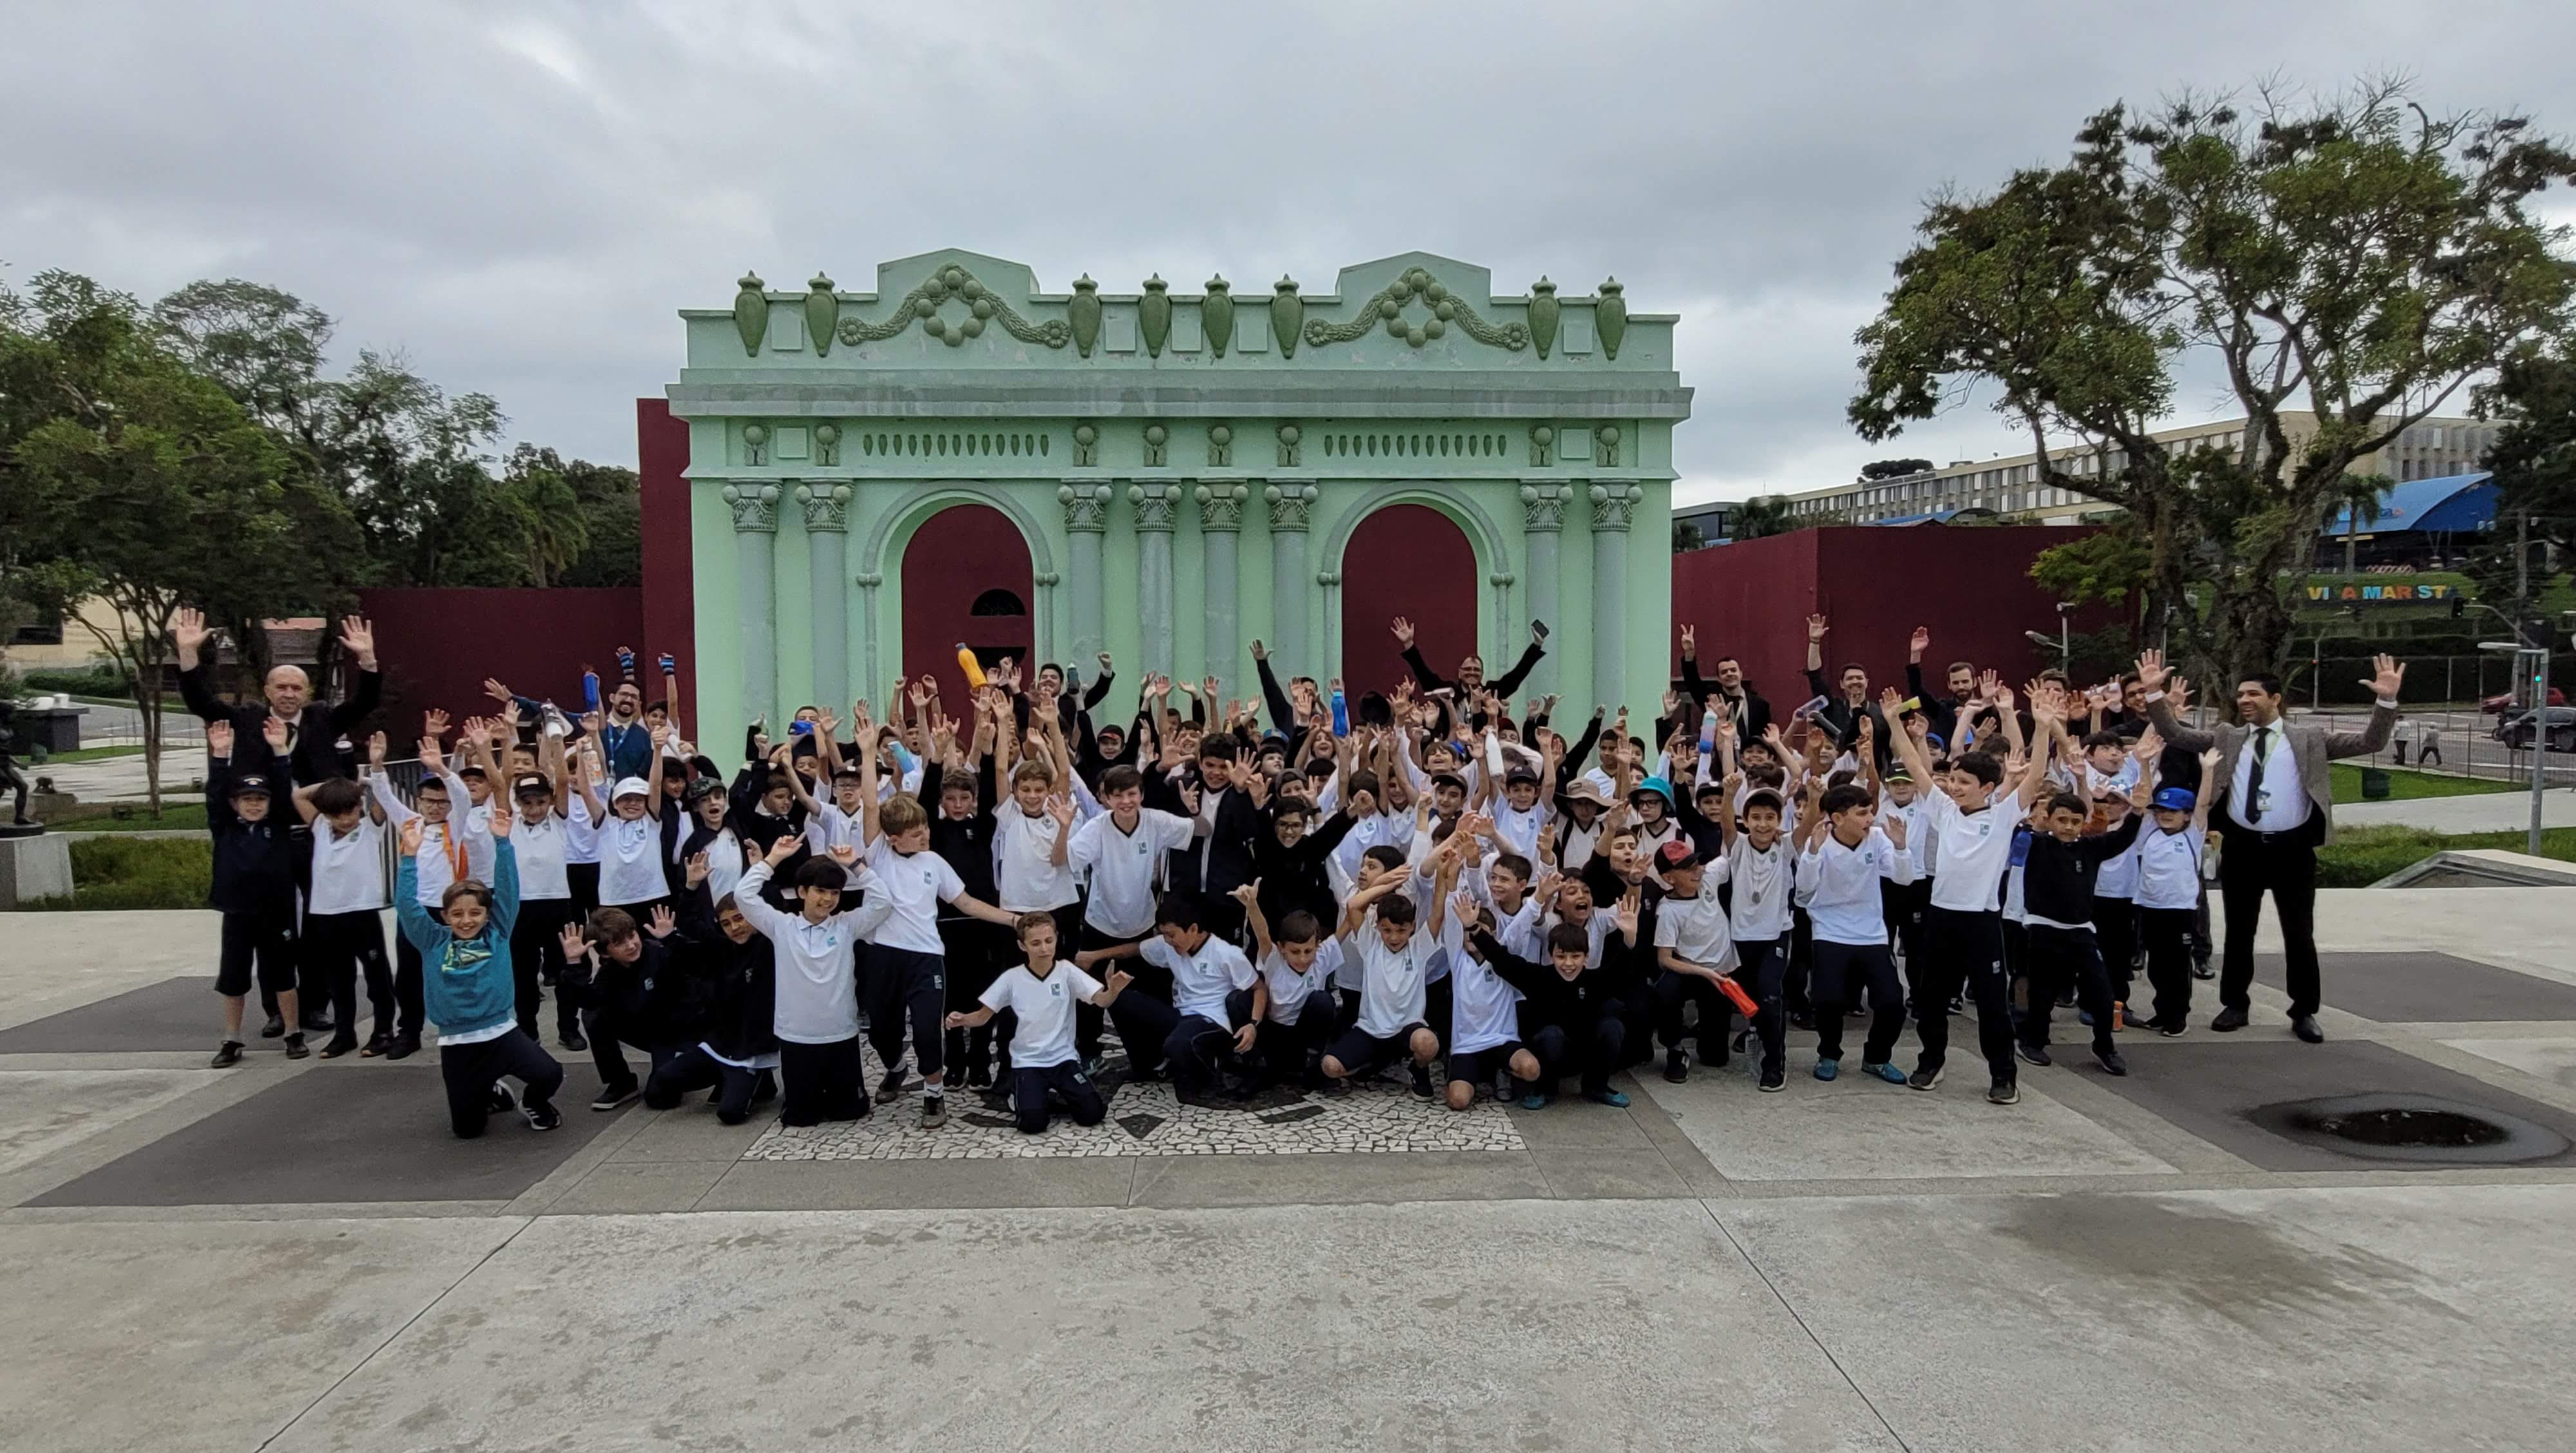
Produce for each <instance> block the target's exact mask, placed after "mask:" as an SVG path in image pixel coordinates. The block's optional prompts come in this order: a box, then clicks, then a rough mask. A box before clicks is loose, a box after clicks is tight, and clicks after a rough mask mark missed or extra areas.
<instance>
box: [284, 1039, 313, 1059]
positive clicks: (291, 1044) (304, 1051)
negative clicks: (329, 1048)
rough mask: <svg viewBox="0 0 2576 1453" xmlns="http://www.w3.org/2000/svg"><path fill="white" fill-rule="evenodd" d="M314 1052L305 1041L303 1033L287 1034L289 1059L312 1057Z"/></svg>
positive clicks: (287, 1055)
mask: <svg viewBox="0 0 2576 1453" xmlns="http://www.w3.org/2000/svg"><path fill="white" fill-rule="evenodd" d="M312 1054H313V1051H312V1050H311V1049H310V1048H308V1047H307V1046H306V1045H305V1043H304V1036H303V1035H300V1034H290V1035H288V1036H286V1057H287V1058H288V1059H307V1058H310V1057H311V1056H312Z"/></svg>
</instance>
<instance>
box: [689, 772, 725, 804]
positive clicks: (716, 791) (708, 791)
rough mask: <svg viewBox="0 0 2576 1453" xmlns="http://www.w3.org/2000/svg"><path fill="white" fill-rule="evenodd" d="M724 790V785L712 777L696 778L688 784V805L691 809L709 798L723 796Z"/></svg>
mask: <svg viewBox="0 0 2576 1453" xmlns="http://www.w3.org/2000/svg"><path fill="white" fill-rule="evenodd" d="M724 790H725V788H724V784H723V783H722V782H719V781H717V780H716V779H714V778H713V777H700V778H697V779H696V780H694V781H692V782H690V783H689V791H688V803H689V805H690V806H691V807H695V806H697V805H698V804H699V803H701V802H704V801H706V800H707V799H708V798H710V797H721V796H723V795H724Z"/></svg>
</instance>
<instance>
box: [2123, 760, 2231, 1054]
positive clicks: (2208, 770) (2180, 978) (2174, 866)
mask: <svg viewBox="0 0 2576 1453" xmlns="http://www.w3.org/2000/svg"><path fill="white" fill-rule="evenodd" d="M2219 756H2220V754H2219V750H2218V749H2217V748H2216V747H2212V748H2210V749H2209V750H2208V751H2205V752H2203V753H2201V754H2200V790H2199V791H2198V792H2194V791H2192V790H2191V789H2190V788H2188V787H2159V788H2157V789H2156V795H2155V797H2154V798H2153V799H2152V806H2151V816H2150V820H2149V821H2148V822H2146V823H2144V824H2143V825H2141V827H2140V828H2139V830H2138V841H2137V843H2136V844H2135V845H2134V846H2132V847H2131V848H2130V849H2129V852H2130V855H2131V858H2132V860H2133V861H2134V862H2135V864H2136V877H2135V881H2134V888H2135V892H2136V897H2137V904H2138V937H2139V939H2140V941H2141V942H2143V943H2144V944H2145V945H2146V950H2147V982H2148V983H2149V984H2150V985H2152V986H2153V987H2154V989H2155V995H2156V1012H2155V1018H2154V1020H2153V1024H2154V1026H2155V1031H2156V1032H2157V1033H2158V1034H2161V1035H2163V1036H2164V1037H2165V1038H2167V1039H2173V1038H2176V1037H2178V1036H2180V1035H2181V1034H2182V1032H2183V1024H2184V1021H2185V1019H2186V1018H2187V1016H2189V1015H2190V1013H2191V981H2192V977H2193V975H2192V971H2191V968H2192V966H2191V935H2192V929H2193V926H2194V924H2195V923H2196V922H2197V920H2198V919H2199V916H2200V865H2201V858H2202V854H2203V849H2204V844H2206V843H2207V841H2208V837H2209V806H2210V800H2211V798H2212V797H2214V796H2215V795H2216V794H2217V791H2218V762H2219Z"/></svg>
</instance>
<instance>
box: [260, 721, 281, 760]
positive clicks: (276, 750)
mask: <svg viewBox="0 0 2576 1453" xmlns="http://www.w3.org/2000/svg"><path fill="white" fill-rule="evenodd" d="M287 730H288V728H287V725H286V722H285V719H284V718H282V717H274V716H272V717H270V718H268V719H267V720H265V721H263V722H261V723H260V724H259V735H260V740H262V741H264V742H266V743H268V752H269V755H270V756H273V757H283V756H285V755H286V734H287Z"/></svg>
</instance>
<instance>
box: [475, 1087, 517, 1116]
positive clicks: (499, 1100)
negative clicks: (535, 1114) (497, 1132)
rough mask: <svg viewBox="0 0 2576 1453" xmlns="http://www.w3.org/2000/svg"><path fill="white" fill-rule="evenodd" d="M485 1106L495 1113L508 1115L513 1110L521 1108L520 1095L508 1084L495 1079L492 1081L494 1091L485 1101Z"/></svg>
mask: <svg viewBox="0 0 2576 1453" xmlns="http://www.w3.org/2000/svg"><path fill="white" fill-rule="evenodd" d="M483 1108H484V1109H485V1110H486V1111H487V1112H489V1113H491V1114H494V1115H507V1114H509V1113H510V1112H511V1111H513V1110H516V1109H518V1108H519V1096H518V1094H517V1092H515V1091H513V1090H512V1089H511V1088H510V1087H509V1086H508V1085H505V1084H502V1083H501V1082H500V1081H499V1080H494V1081H493V1082H492V1093H491V1095H490V1097H489V1098H487V1099H486V1100H485V1101H484V1103H483Z"/></svg>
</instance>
